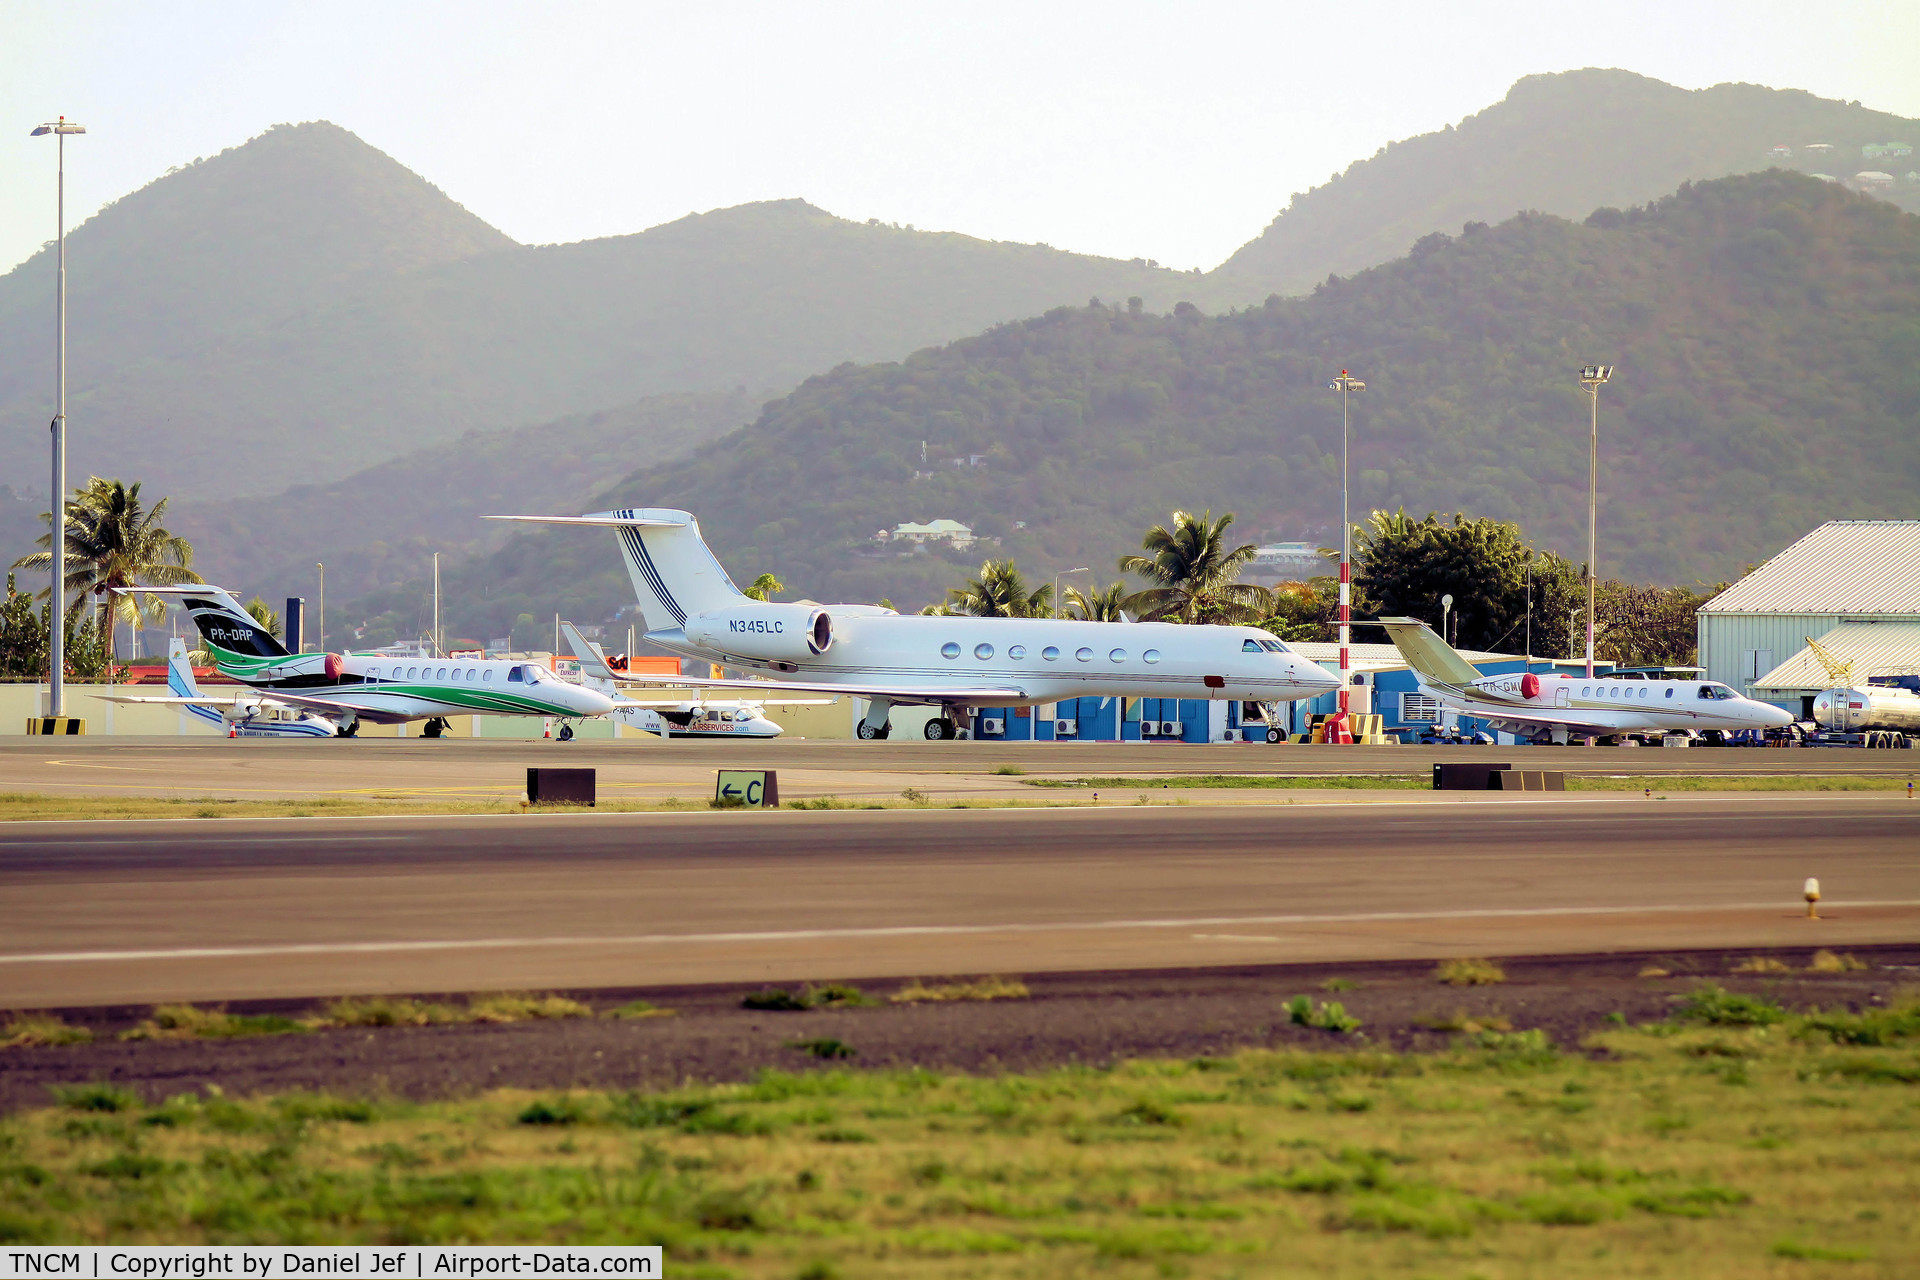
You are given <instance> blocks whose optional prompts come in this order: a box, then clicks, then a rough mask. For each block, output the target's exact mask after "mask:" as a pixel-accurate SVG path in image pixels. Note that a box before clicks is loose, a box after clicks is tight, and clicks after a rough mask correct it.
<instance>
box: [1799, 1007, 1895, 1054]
mask: <svg viewBox="0 0 1920 1280" xmlns="http://www.w3.org/2000/svg"><path fill="white" fill-rule="evenodd" d="M1814 1033H1819V1034H1823V1035H1825V1036H1826V1037H1827V1038H1828V1039H1830V1040H1832V1041H1833V1042H1834V1043H1835V1044H1858V1045H1888V1044H1893V1043H1896V1042H1897V1041H1901V1040H1905V1039H1907V1038H1908V1037H1910V1036H1920V1004H1905V1005H1900V1006H1896V1007H1895V1008H1892V1009H1868V1010H1865V1011H1864V1012H1861V1013H1850V1012H1848V1011H1847V1010H1845V1009H1835V1010H1832V1011H1831V1012H1829V1011H1826V1010H1820V1009H1816V1010H1815V1011H1814V1012H1812V1013H1810V1014H1808V1015H1807V1016H1806V1017H1805V1018H1803V1019H1801V1023H1800V1034H1802V1035H1811V1034H1814Z"/></svg>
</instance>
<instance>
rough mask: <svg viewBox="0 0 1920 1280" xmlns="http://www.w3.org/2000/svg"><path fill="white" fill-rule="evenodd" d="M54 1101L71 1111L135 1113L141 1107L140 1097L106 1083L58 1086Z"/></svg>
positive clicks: (55, 1089)
mask: <svg viewBox="0 0 1920 1280" xmlns="http://www.w3.org/2000/svg"><path fill="white" fill-rule="evenodd" d="M53 1097H54V1101H56V1102H58V1103H59V1104H60V1105H61V1106H63V1107H65V1108H66V1109H67V1110H69V1111H133V1110H137V1109H138V1108H139V1106H140V1095H139V1094H136V1093H133V1092H130V1091H129V1090H126V1089H122V1088H120V1087H119V1086H118V1085H111V1084H108V1083H106V1082H105V1081H103V1080H102V1081H95V1082H93V1083H91V1084H64V1085H63V1084H57V1085H54V1086H53Z"/></svg>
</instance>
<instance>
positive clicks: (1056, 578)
mask: <svg viewBox="0 0 1920 1280" xmlns="http://www.w3.org/2000/svg"><path fill="white" fill-rule="evenodd" d="M1086 572H1089V570H1088V569H1087V566H1086V565H1081V566H1080V567H1079V568H1077V569H1062V570H1061V571H1060V572H1059V573H1056V574H1054V575H1053V616H1054V617H1056V618H1057V617H1059V616H1060V579H1062V578H1064V577H1066V576H1067V575H1068V574H1070V573H1086Z"/></svg>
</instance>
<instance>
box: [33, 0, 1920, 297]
mask: <svg viewBox="0 0 1920 1280" xmlns="http://www.w3.org/2000/svg"><path fill="white" fill-rule="evenodd" d="M1916 48H1920V0H1890V2H1885V3H1873V2H1856V3H1849V2H1847V0H1829V2H1828V3H1824V4H1820V5H1809V4H1805V3H1779V2H1769V0H1739V2H1738V3H1733V2H1722V3H1688V2H1687V0H1657V2H1654V3H1639V2H1633V0H1629V2H1626V3H1614V4H1608V5H1594V4H1591V3H1582V4H1547V3H1536V4H1517V3H1500V4H1495V3H1478V4H1452V5H1448V4H1435V3H1432V2H1431V0H1422V2H1420V3H1407V4H1359V3H1351V2H1349V3H1337V4H1336V3H1321V4H1312V5H1307V4H1291V3H1266V4H1226V3H1219V4H1206V3H1193V2H1191V0H1189V2H1186V3H1164V4H1141V3H1126V2H1123V0H1100V2H1099V3H1088V4H1080V3H1062V2H1060V0H1041V2H1039V3H1036V2H1035V0H1023V2H1022V3H975V4H969V3H951V2H950V3H942V4H933V3H908V2H906V0H895V2H894V3H890V4H860V3H817V4H809V3H795V2H788V3H715V2H711V0H709V2H707V3H693V4H689V3H684V2H682V3H673V4H644V3H636V2H632V0H628V2H624V3H616V2H599V0H580V2H577V3H563V2H557V0H545V2H544V3H539V4H532V3H522V4H499V3H482V2H480V0H461V2H460V3H424V2H421V3H409V2H407V0H383V2H382V3H377V4H375V3H326V2H325V0H316V2H314V3H305V4H274V3H265V2H262V0H244V2H232V3H215V2H206V3H194V2H193V0H173V2H171V3H166V4H155V3H152V2H151V0H146V2H141V3H114V2H108V0H60V2H59V3H51V2H43V0H0V271H4V270H6V269H8V268H10V267H12V266H13V265H15V264H16V263H18V262H19V261H20V260H22V259H23V258H25V257H26V256H27V255H28V254H30V253H31V252H33V250H34V249H36V248H37V247H38V246H39V245H40V243H41V242H42V241H44V240H47V239H50V238H51V237H52V236H53V234H54V212H53V163H54V156H53V145H52V140H51V139H49V138H36V139H29V138H28V136H27V133H28V130H29V129H30V128H31V127H32V126H33V125H34V124H36V123H38V122H40V121H41V120H45V119H51V118H52V117H54V116H56V115H59V114H62V113H64V114H66V115H68V116H69V117H71V118H73V119H75V120H78V121H80V122H81V123H83V124H85V125H86V126H87V127H88V128H89V129H90V130H91V131H92V132H90V134H89V135H88V136H87V137H85V138H82V139H78V140H76V141H74V142H72V143H71V144H70V145H69V157H68V158H69V166H68V169H69V172H68V192H69V197H70V198H69V211H70V217H69V225H73V224H74V223H75V222H77V221H79V220H80V219H83V218H84V217H86V216H87V215H88V214H90V213H92V212H93V211H94V210H96V209H97V208H98V207H99V206H100V205H101V204H102V203H103V202H104V201H107V200H110V199H114V198H116V197H118V196H121V195H124V194H126V193H127V192H129V191H132V190H134V189H136V188H138V187H140V186H143V185H145V184H146V183H147V182H149V181H151V180H152V179H153V178H155V177H157V176H159V175H160V174H162V173H164V172H165V171H166V170H167V169H168V168H169V167H170V166H173V165H178V164H182V163H186V162H189V161H191V160H193V159H194V158H195V157H196V156H203V155H212V154H214V153H215V152H218V151H220V150H222V149H223V148H225V147H229V146H233V145H235V144H237V143H240V142H243V141H245V140H246V139H247V138H249V137H251V136H253V135H255V134H257V133H259V132H261V131H262V130H264V129H265V128H267V127H268V126H270V125H272V124H275V123H277V122H281V121H300V120H312V119H326V120H332V121H334V122H335V123H337V124H340V125H344V126H345V127H347V128H349V129H351V130H353V131H354V132H355V133H357V134H359V135H360V136H361V137H362V138H364V139H365V140H366V141H368V142H370V143H372V144H373V145H374V146H376V147H378V148H380V149H381V150H383V151H385V152H387V153H388V154H389V155H392V156H393V157H394V158H396V159H397V160H399V161H400V162H401V163H402V164H405V165H407V166H408V167H409V168H411V169H414V170H415V171H417V172H419V173H421V174H422V175H424V176H425V177H426V178H428V179H429V180H430V181H432V182H434V183H436V184H438V185H439V186H440V187H441V188H442V189H444V190H445V191H446V192H447V193H448V194H449V195H451V196H452V197H453V198H454V199H456V200H458V201H460V202H461V203H462V204H464V205H466V206H467V207H468V208H469V209H471V210H473V211H474V212H475V213H477V214H479V215H480V216H481V217H482V218H485V219H486V220H487V221H488V222H490V223H492V224H493V225H494V226H496V227H499V228H500V229H501V230H503V231H505V232H506V233H507V234H509V235H511V236H513V237H514V238H516V239H518V240H522V241H528V242H536V243H544V242H548V241H568V240H579V239H584V238H588V237H593V236H604V235H610V234H619V233H624V232H631V231H638V230H641V229H643V228H646V227H649V226H654V225H657V224H659V223H661V222H666V221H669V220H671V219H673V218H677V217H679V216H681V215H682V214H685V213H688V212H690V211H694V210H705V209H712V208H718V207H722V206H726V205H732V204H739V203H741V202H743V201H748V200H761V199H769V198H778V197H785V196H803V197H805V198H806V199H808V200H811V201H812V202H813V203H815V204H817V205H820V206H821V207H823V208H825V209H828V210H830V211H832V212H834V213H837V214H841V215H843V216H846V217H850V218H857V219H866V218H870V217H877V218H881V219H884V220H886V221H890V222H902V223H912V224H914V225H915V226H918V227H923V228H936V229H941V230H955V231H964V232H968V233H970V234H973V235H978V236H984V237H987V238H990V239H1002V240H1022V241H1044V242H1046V243H1048V244H1052V245H1055V246H1058V247H1060V248H1065V249H1076V250H1081V251H1085V252H1090V253H1101V254H1110V255H1113V256H1116V257H1135V256H1140V257H1151V258H1157V259H1158V260H1159V261H1160V262H1161V263H1163V264H1164V265H1167V266H1174V267H1182V268H1185V267H1193V266H1200V267H1211V266H1213V265H1214V264H1216V263H1217V262H1219V261H1220V260H1221V259H1222V258H1224V257H1226V256H1227V255H1228V254H1229V253H1231V252H1232V251H1233V250H1234V249H1235V248H1236V247H1237V246H1239V245H1240V244H1242V243H1243V242H1245V241H1246V240H1248V239H1250V238H1252V237H1253V236H1254V235H1255V234H1256V233H1257V232H1258V231H1259V230H1260V229H1261V228H1262V227H1263V226H1265V225H1266V223H1267V222H1268V221H1270V220H1271V219H1272V217H1273V215H1274V214H1275V213H1276V212H1278V211H1279V210H1280V209H1281V208H1282V207H1284V206H1285V205H1286V203H1287V200H1288V198H1289V197H1290V196H1291V195H1292V194H1293V193H1294V192H1296V191H1300V190H1304V189H1305V188H1307V187H1309V186H1311V185H1313V184H1315V183H1320V182H1325V181H1326V180H1327V177H1328V175H1329V174H1330V173H1332V172H1334V171H1335V170H1338V169H1343V168H1345V167H1346V166H1347V165H1348V164H1349V163H1351V162H1352V161H1354V160H1356V159H1359V158H1361V157H1363V156H1368V155H1371V154H1372V153H1373V152H1374V151H1375V150H1377V149H1378V148H1379V147H1380V146H1381V145H1383V144H1384V143H1386V142H1388V141H1389V140H1391V139H1395V138H1402V137H1407V136H1410V135H1413V134H1417V133H1424V132H1427V131H1429V130H1432V129H1436V128H1439V127H1441V126H1443V125H1445V124H1447V123H1449V122H1453V121H1457V120H1459V119H1460V118H1461V117H1462V116H1465V115H1469V114H1472V113H1473V112H1475V111H1478V110H1480V109H1481V108H1483V107H1485V106H1487V105H1489V104H1490V103H1493V102H1495V101H1497V100H1499V99H1500V98H1501V97H1503V96H1504V95H1505V93H1506V91H1507V88H1508V86H1509V85H1510V84H1511V83H1512V82H1513V81H1514V80H1515V79H1517V78H1518V77H1520V76H1523V75H1527V74H1529V73H1533V72H1540V71H1560V70H1566V69H1568V68H1574V67H1582V66H1617V67H1624V68H1627V69H1629V70H1633V71H1638V72H1641V73H1643V74H1646V75H1650V76H1655V77H1658V78H1659V79H1662V80H1667V81H1669V82H1672V83H1674V84H1679V85H1683V86H1686V87H1688V88H1699V87H1703V86H1706V85H1710V84H1716V83H1719V82H1721V81H1726V80H1746V81H1752V82H1757V83H1761V84H1768V85H1774V86H1779V87H1793V88H1801V89H1808V90H1811V91H1812V92H1814V93H1817V94H1820V95H1822V96H1826V97H1835V98H1844V99H1859V100H1860V101H1862V102H1863V103H1864V104H1865V105H1867V106H1870V107H1875V108H1878V109H1881V110H1884V111H1892V112H1896V113H1898V114H1901V115H1905V116H1920V61H1916V57H1915V50H1916Z"/></svg>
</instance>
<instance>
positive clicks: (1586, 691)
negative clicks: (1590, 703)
mask: <svg viewBox="0 0 1920 1280" xmlns="http://www.w3.org/2000/svg"><path fill="white" fill-rule="evenodd" d="M1592 692H1593V690H1591V689H1589V688H1587V686H1585V685H1581V686H1580V696H1581V697H1583V698H1584V697H1587V696H1588V695H1590V694H1591V693H1592Z"/></svg>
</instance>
